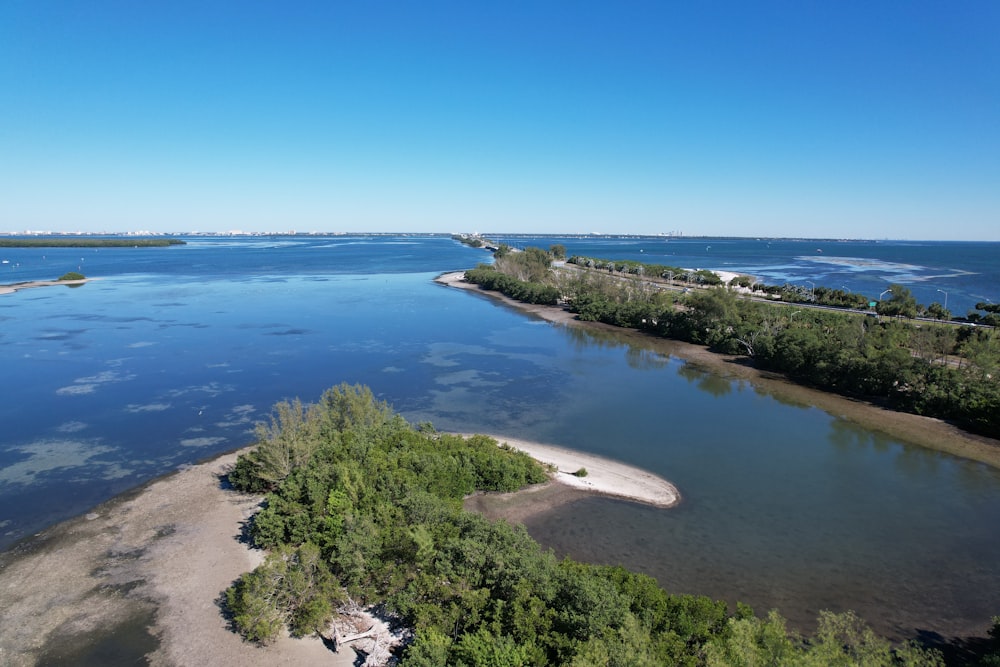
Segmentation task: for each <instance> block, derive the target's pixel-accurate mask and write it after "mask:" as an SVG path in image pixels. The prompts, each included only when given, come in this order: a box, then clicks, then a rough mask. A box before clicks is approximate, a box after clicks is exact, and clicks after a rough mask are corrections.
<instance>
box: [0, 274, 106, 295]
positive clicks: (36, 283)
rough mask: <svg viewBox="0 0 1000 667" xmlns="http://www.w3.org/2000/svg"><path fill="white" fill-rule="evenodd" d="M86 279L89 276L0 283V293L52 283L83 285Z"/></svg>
mask: <svg viewBox="0 0 1000 667" xmlns="http://www.w3.org/2000/svg"><path fill="white" fill-rule="evenodd" d="M88 280H90V278H81V279H80V280H29V281H27V282H23V283H12V284H10V285H0V294H13V293H14V292H17V291H19V290H24V289H34V288H36V287H51V286H52V285H67V286H69V287H75V286H77V285H83V284H84V283H86V282H87V281H88Z"/></svg>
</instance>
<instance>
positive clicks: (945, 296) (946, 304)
mask: <svg viewBox="0 0 1000 667" xmlns="http://www.w3.org/2000/svg"><path fill="white" fill-rule="evenodd" d="M938 292H941V294H944V309H945V310H948V293H947V292H945V291H944V290H943V289H939V290H938Z"/></svg>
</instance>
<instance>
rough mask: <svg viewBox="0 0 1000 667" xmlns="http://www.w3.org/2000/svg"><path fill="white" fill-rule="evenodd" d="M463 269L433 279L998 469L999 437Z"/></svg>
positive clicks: (896, 436)
mask: <svg viewBox="0 0 1000 667" xmlns="http://www.w3.org/2000/svg"><path fill="white" fill-rule="evenodd" d="M464 275H465V271H451V272H447V273H443V274H441V275H440V276H438V277H436V278H435V279H434V281H435V282H437V283H438V284H440V285H443V286H445V287H454V288H456V289H462V290H466V291H469V292H471V293H473V294H481V295H482V296H484V297H486V298H489V299H493V300H496V301H499V302H501V303H503V304H505V305H507V306H510V307H511V308H514V309H516V310H519V311H521V312H524V313H529V314H532V315H535V316H537V317H540V318H541V319H544V320H546V321H548V322H552V323H554V324H563V325H566V326H575V327H581V328H584V329H587V330H590V331H593V332H601V333H610V334H612V335H614V336H615V338H617V339H618V340H620V341H622V343H624V344H635V345H637V346H641V347H644V348H648V349H651V350H655V351H657V352H660V353H661V354H665V355H670V356H673V357H676V358H678V359H681V360H683V361H686V362H688V363H690V364H692V365H694V366H696V367H700V368H703V369H705V370H708V371H710V372H713V373H716V374H719V375H721V376H723V377H725V378H729V379H739V380H747V381H749V382H751V383H753V384H754V385H755V386H757V387H760V388H761V389H763V390H765V391H766V392H767V393H769V394H774V395H776V396H779V397H780V398H781V399H782V400H789V401H792V402H795V403H801V404H806V405H810V406H815V407H817V408H819V409H820V410H823V411H824V412H826V413H828V414H829V415H831V416H833V417H835V418H839V419H844V420H846V421H848V422H851V423H853V424H856V425H858V426H861V427H863V428H865V429H867V430H870V431H874V432H877V433H881V434H883V435H887V436H889V437H891V438H893V439H898V440H901V441H903V442H905V443H908V444H912V445H917V446H920V447H923V448H925V449H930V450H934V451H937V452H943V453H945V454H950V455H952V456H958V457H960V458H964V459H969V460H972V461H977V462H979V463H982V464H985V465H988V466H991V467H993V468H998V469H1000V441H998V440H993V439H991V438H987V437H985V436H980V435H975V434H973V433H968V432H967V431H963V430H962V429H960V428H958V427H957V426H954V425H952V424H949V423H948V422H945V421H943V420H941V419H937V418H934V417H924V416H921V415H915V414H910V413H908V412H898V411H896V410H889V409H886V408H883V407H881V406H879V405H876V404H874V403H871V402H868V401H865V400H862V399H855V398H848V397H846V396H841V395H840V394H834V393H832V392H828V391H822V390H820V389H814V388H812V387H807V386H804V385H800V384H796V383H794V382H792V381H791V380H788V379H787V378H785V377H783V376H781V375H780V374H778V373H774V372H771V371H762V370H759V369H757V368H754V367H753V366H751V365H749V364H748V363H747V360H746V359H745V358H743V357H739V356H736V355H725V354H718V353H716V352H711V351H710V350H709V349H708V348H706V347H702V346H700V345H695V344H693V343H686V342H683V341H677V340H671V339H668V338H658V337H656V336H652V335H650V334H647V333H644V332H641V331H637V330H635V329H625V328H622V327H615V326H612V325H610V324H604V323H601V322H584V321H581V320H578V319H577V318H576V315H575V314H573V313H571V312H569V311H568V310H566V309H565V308H563V307H562V306H542V305H537V304H525V303H521V302H520V301H516V300H514V299H511V298H510V297H508V296H505V295H503V294H500V293H499V292H491V291H489V290H484V289H481V288H480V287H479V286H478V285H476V284H473V283H468V282H465V280H464Z"/></svg>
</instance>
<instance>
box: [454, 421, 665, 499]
mask: <svg viewBox="0 0 1000 667" xmlns="http://www.w3.org/2000/svg"><path fill="white" fill-rule="evenodd" d="M461 435H462V436H463V437H469V436H470V435H471V434H467V433H463V434H461ZM483 435H489V436H490V437H491V438H493V439H494V440H496V441H497V442H498V443H500V444H507V445H510V446H511V447H513V448H514V449H518V450H520V451H522V452H525V453H526V454H527V455H528V456H530V457H531V458H533V459H535V460H536V461H538V462H540V463H544V464H548V465H551V466H552V467H554V468H555V470H556V472H554V473H553V475H552V481H553V482H555V483H557V484H562V485H564V486H568V487H571V488H574V489H580V490H583V491H588V492H590V493H599V494H601V495H605V496H611V497H614V498H622V499H624V500H631V501H633V502H637V503H642V504H644V505H650V506H652V507H661V508H666V507H673V506H674V505H676V504H677V503H679V502H680V499H681V494H680V492H679V491H678V490H677V487H675V486H674V485H673V484H671V483H670V482H668V481H667V480H665V479H663V478H662V477H659V476H657V475H654V474H653V473H651V472H648V471H646V470H643V469H641V468H636V467H635V466H630V465H627V464H625V463H621V462H620V461H613V460H611V459H606V458H603V457H600V456H596V455H594V454H587V453H584V452H577V451H573V450H570V449H564V448H562V447H556V446H554V445H544V444H540V443H537V442H528V441H525V440H516V439H512V438H506V437H504V436H502V435H493V434H489V433H485V434H483ZM580 469H585V470H586V471H587V475H586V476H585V477H579V476H577V475H575V474H574V473H575V472H577V471H579V470H580Z"/></svg>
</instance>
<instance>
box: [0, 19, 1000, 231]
mask: <svg viewBox="0 0 1000 667" xmlns="http://www.w3.org/2000/svg"><path fill="white" fill-rule="evenodd" d="M998 34H1000V3H997V2H995V1H994V0H968V1H963V2H944V1H942V2H923V1H920V0H908V1H906V2H878V1H875V2H871V1H868V2H850V1H845V2H810V1H807V0H789V1H787V2H721V1H715V2H713V1H706V2H686V3H680V2H677V3H674V2H640V1H637V2H587V1H585V0H577V1H573V2H545V1H538V2H520V1H517V0H508V1H506V2H502V3H499V2H498V3H492V2H468V1H465V2H435V1H433V0H428V1H422V2H380V1H378V0H374V1H371V2H351V3H345V2H318V3H277V2H255V1H243V2H231V3H225V2H215V3H211V2H186V1H183V0H179V1H172V2H163V3H147V2H134V1H132V0H128V1H122V2H105V1H102V0H95V1H94V2H87V3H84V2H49V1H46V0H24V1H21V0H7V1H6V2H2V3H0V231H18V230H24V229H35V230H57V231H77V230H81V231H127V230H153V231H192V230H200V231H227V230H235V229H239V230H245V231H265V230H266V231H277V230H289V229H295V230H298V231H300V232H303V231H331V232H338V231H349V232H350V231H403V232H406V231H428V232H452V231H480V232H489V231H494V232H530V233H570V232H604V233H660V232H664V233H665V232H671V231H681V232H683V233H684V234H686V235H734V236H801V237H845V238H846V237H851V238H912V239H970V240H1000V39H998V38H997V35H998Z"/></svg>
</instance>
